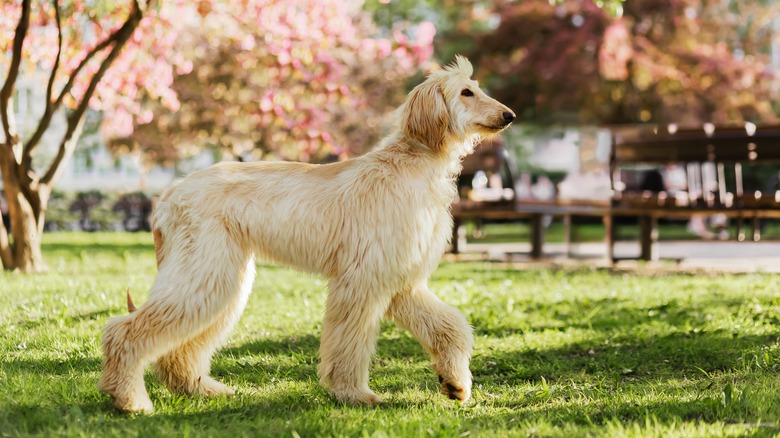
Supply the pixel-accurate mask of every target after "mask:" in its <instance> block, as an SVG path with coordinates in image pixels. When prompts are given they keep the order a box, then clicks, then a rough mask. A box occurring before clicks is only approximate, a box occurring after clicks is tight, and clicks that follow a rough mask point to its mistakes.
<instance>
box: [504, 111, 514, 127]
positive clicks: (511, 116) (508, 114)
mask: <svg viewBox="0 0 780 438" xmlns="http://www.w3.org/2000/svg"><path fill="white" fill-rule="evenodd" d="M502 116H504V123H506V124H507V125H508V124H510V123H512V120H514V119H515V115H514V113H512V112H510V111H504V114H502Z"/></svg>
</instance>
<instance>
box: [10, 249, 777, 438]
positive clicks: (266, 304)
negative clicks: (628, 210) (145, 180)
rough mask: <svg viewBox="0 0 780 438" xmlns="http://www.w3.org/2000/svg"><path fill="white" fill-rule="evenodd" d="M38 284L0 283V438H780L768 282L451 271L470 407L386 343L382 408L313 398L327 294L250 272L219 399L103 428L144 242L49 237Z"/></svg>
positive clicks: (145, 261) (424, 362)
mask: <svg viewBox="0 0 780 438" xmlns="http://www.w3.org/2000/svg"><path fill="white" fill-rule="evenodd" d="M44 248H45V256H46V260H47V262H48V263H49V266H50V271H49V272H48V273H46V274H41V275H34V276H23V275H17V274H12V273H0V333H2V337H0V435H1V436H47V437H48V436H120V435H121V436H296V435H297V436H301V437H306V436H447V437H449V436H491V437H492V436H567V437H570V436H609V437H613V436H659V437H661V436H663V437H666V436H701V437H708V436H773V435H774V434H777V433H780V420H779V419H780V379H779V378H778V370H780V343H778V339H780V335H779V334H778V321H779V318H780V313H778V311H780V293H779V292H778V291H779V287H780V277H778V276H776V275H766V274H750V275H725V274H724V275H711V274H708V275H691V274H664V275H655V276H652V275H640V274H634V273H625V272H613V271H609V270H600V269H589V268H587V267H584V268H578V269H569V270H546V269H531V270H523V271H520V270H515V269H512V268H511V267H510V266H509V265H505V264H498V263H486V262H480V263H463V262H459V263H445V264H443V265H442V266H441V267H440V268H439V269H438V270H437V271H436V273H435V275H434V277H433V278H432V279H431V288H432V289H433V290H435V291H437V294H438V295H439V296H440V297H441V298H442V299H443V300H445V301H446V302H448V303H451V304H453V305H455V306H457V307H458V308H459V309H460V310H462V311H463V312H464V313H465V314H466V315H467V317H468V319H469V320H470V321H471V323H472V324H473V325H474V328H475V334H476V348H475V353H474V358H473V361H472V371H473V373H474V380H475V387H474V393H473V399H472V401H471V403H469V404H468V405H466V406H459V405H457V404H455V403H454V402H451V401H449V400H446V399H445V398H444V397H443V396H441V395H439V394H437V389H438V382H437V380H436V376H435V375H434V374H433V373H432V372H431V371H430V369H429V367H428V358H427V356H426V354H425V353H424V352H423V350H422V348H421V347H420V346H419V345H418V344H417V342H416V341H415V340H414V339H413V338H412V337H411V336H409V335H408V334H407V333H406V332H404V331H403V330H400V329H398V328H397V327H395V326H394V325H393V324H392V323H385V324H383V329H382V332H381V336H380V339H379V342H378V349H377V355H376V357H375V359H374V361H373V365H372V381H371V385H372V388H373V389H374V390H375V391H376V392H377V393H378V394H379V395H380V396H382V397H383V398H384V399H385V402H386V403H385V405H384V406H382V407H379V408H356V407H351V406H345V405H342V404H340V403H337V402H335V401H334V400H332V399H331V398H330V397H329V396H328V394H327V392H326V391H324V390H323V389H322V388H321V387H320V386H319V384H318V382H317V376H316V363H317V348H318V345H319V333H320V324H321V323H320V320H321V315H322V311H323V305H324V300H325V294H326V283H325V281H324V280H323V279H321V278H317V277H312V276H307V275H301V274H299V273H297V272H294V271H290V270H287V269H284V268H279V267H275V266H272V265H266V264H260V265H259V267H258V278H257V281H256V283H255V286H254V293H253V295H252V297H251V299H250V302H249V305H248V307H247V311H246V313H245V314H244V316H243V317H242V319H241V321H240V322H239V324H238V326H237V327H236V330H235V331H234V333H233V334H232V336H231V337H230V341H229V344H228V345H226V346H225V348H224V349H222V350H221V351H220V352H219V353H218V354H217V356H216V357H215V360H214V366H213V374H214V375H215V376H217V378H219V379H220V380H222V381H225V382H226V383H228V384H229V385H231V386H233V387H235V388H237V389H238V394H237V395H236V396H235V397H232V398H215V399H209V398H205V397H195V398H189V397H182V396H177V395H172V394H171V393H170V392H168V390H167V389H166V388H165V387H164V386H162V385H161V384H160V383H159V382H158V381H157V380H156V379H155V377H154V376H153V375H152V374H151V373H149V374H148V375H147V387H148V389H149V392H150V394H151V397H152V400H153V401H154V403H155V409H156V412H155V414H153V415H150V416H127V415H123V414H120V413H118V412H116V411H115V410H114V409H113V408H112V407H111V403H110V401H109V399H108V397H107V396H104V395H102V394H100V393H99V392H98V391H97V389H96V383H97V379H98V376H99V373H100V367H101V354H100V344H99V338H100V335H101V330H102V327H103V325H104V324H105V322H106V320H107V318H108V317H110V316H112V315H117V314H121V313H124V312H125V311H126V309H125V308H124V306H125V302H124V291H125V289H127V288H130V290H131V291H132V292H133V295H134V298H135V300H136V302H137V303H142V302H143V301H144V300H145V298H146V296H147V295H148V289H149V286H150V285H151V283H152V281H153V279H154V275H155V272H156V269H155V266H154V255H153V247H152V242H151V236H150V235H149V234H144V233H140V234H121V233H117V234H113V233H105V234H81V233H74V234H67V233H63V234H49V235H47V236H46V240H45V244H44Z"/></svg>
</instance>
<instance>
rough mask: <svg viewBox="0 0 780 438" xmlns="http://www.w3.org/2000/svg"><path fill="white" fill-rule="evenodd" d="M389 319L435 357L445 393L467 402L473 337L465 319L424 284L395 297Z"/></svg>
mask: <svg viewBox="0 0 780 438" xmlns="http://www.w3.org/2000/svg"><path fill="white" fill-rule="evenodd" d="M388 316H390V317H391V318H393V319H394V320H395V321H396V322H397V323H398V324H399V325H400V326H401V327H403V328H405V329H407V330H409V331H410V332H411V333H412V334H413V335H414V336H415V337H416V338H417V339H418V340H419V341H420V344H422V346H423V348H425V350H426V351H427V352H428V353H429V354H430V355H431V356H432V358H433V369H434V371H436V373H437V374H438V375H439V383H441V389H442V392H443V393H444V394H445V395H447V396H448V397H449V398H451V399H454V400H459V401H461V402H463V401H466V400H468V398H469V397H470V396H471V371H469V360H470V358H471V350H472V346H473V344H474V336H473V334H472V329H471V326H470V325H469V323H468V321H466V318H465V317H464V316H463V315H462V314H461V313H460V312H458V311H457V310H455V309H454V308H452V307H450V306H448V305H447V304H444V303H443V302H442V301H441V300H440V299H439V298H438V297H437V296H436V295H434V294H433V293H431V291H430V290H428V286H426V285H425V284H424V283H422V284H419V285H417V286H415V287H413V288H411V289H410V290H407V291H403V292H400V293H398V294H397V295H396V296H395V297H393V301H392V302H391V303H390V308H389V309H388Z"/></svg>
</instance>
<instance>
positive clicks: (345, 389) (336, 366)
mask: <svg viewBox="0 0 780 438" xmlns="http://www.w3.org/2000/svg"><path fill="white" fill-rule="evenodd" d="M389 301H390V298H389V294H381V293H377V291H376V288H371V287H366V286H363V287H359V286H358V285H356V284H355V281H352V282H350V281H346V280H343V279H339V280H332V281H331V282H330V292H329V295H328V301H327V305H326V309H325V320H324V322H323V325H322V339H321V341H320V365H319V368H318V374H319V376H320V382H322V384H323V385H324V386H325V387H327V388H329V389H330V391H331V392H332V393H333V395H334V396H335V397H336V398H337V399H339V400H341V401H344V402H347V403H353V404H364V405H375V404H378V403H381V402H382V399H380V398H379V396H377V395H376V394H374V392H373V391H371V389H369V387H368V368H369V365H370V362H371V356H372V355H373V354H374V349H375V347H376V337H377V333H378V331H379V323H380V321H381V319H382V315H384V313H385V311H386V310H387V306H388V305H389Z"/></svg>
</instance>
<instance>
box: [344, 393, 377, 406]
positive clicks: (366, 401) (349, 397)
mask: <svg viewBox="0 0 780 438" xmlns="http://www.w3.org/2000/svg"><path fill="white" fill-rule="evenodd" d="M333 395H334V396H335V397H336V399H338V400H339V401H342V402H344V403H349V404H352V405H357V406H376V405H378V404H381V403H382V399H381V398H380V397H379V396H378V395H376V394H375V393H374V392H373V391H371V390H367V391H355V390H352V391H335V390H334V391H333Z"/></svg>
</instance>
